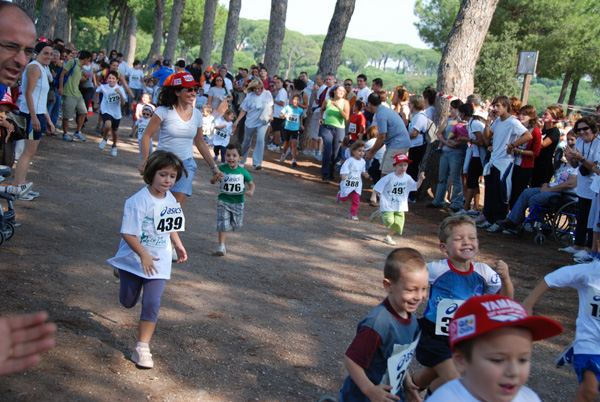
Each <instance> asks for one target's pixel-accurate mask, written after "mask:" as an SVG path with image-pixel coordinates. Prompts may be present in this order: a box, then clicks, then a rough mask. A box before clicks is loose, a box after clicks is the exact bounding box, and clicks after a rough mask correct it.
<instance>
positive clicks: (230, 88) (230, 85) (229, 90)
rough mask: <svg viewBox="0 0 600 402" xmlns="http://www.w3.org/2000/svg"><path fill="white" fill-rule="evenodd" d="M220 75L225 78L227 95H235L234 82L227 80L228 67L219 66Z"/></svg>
mask: <svg viewBox="0 0 600 402" xmlns="http://www.w3.org/2000/svg"><path fill="white" fill-rule="evenodd" d="M219 75H220V76H221V77H223V84H224V86H225V89H226V90H227V93H228V94H231V95H233V82H231V80H230V79H229V78H227V67H225V66H223V65H221V66H219Z"/></svg>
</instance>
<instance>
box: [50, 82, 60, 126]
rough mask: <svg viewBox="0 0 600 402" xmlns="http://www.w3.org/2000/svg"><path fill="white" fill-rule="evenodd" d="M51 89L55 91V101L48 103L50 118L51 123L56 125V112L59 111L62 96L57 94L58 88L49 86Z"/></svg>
mask: <svg viewBox="0 0 600 402" xmlns="http://www.w3.org/2000/svg"><path fill="white" fill-rule="evenodd" d="M50 90H51V91H54V92H56V102H54V103H53V104H52V105H50V109H49V112H50V120H52V124H54V126H55V127H56V123H57V122H58V112H59V111H60V104H61V99H62V97H61V96H60V95H59V94H58V90H56V89H53V88H50Z"/></svg>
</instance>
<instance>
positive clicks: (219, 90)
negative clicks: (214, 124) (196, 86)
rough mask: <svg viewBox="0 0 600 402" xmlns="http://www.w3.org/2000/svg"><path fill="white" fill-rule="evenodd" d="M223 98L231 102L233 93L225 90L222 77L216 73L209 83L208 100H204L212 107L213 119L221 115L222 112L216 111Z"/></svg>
mask: <svg viewBox="0 0 600 402" xmlns="http://www.w3.org/2000/svg"><path fill="white" fill-rule="evenodd" d="M223 99H226V100H227V101H228V102H231V101H233V95H231V94H230V93H229V91H227V88H225V82H224V81H223V77H221V76H220V75H217V76H216V77H215V78H214V79H213V81H212V82H211V83H210V89H209V90H208V101H207V102H206V103H207V104H209V105H210V106H211V107H212V110H213V111H212V115H213V116H214V117H215V120H216V119H218V118H219V117H221V116H222V115H223V113H219V112H218V109H219V105H220V104H221V102H222V101H223Z"/></svg>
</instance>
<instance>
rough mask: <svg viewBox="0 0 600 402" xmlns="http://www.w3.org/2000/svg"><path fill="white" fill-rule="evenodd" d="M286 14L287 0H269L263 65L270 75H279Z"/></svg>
mask: <svg viewBox="0 0 600 402" xmlns="http://www.w3.org/2000/svg"><path fill="white" fill-rule="evenodd" d="M286 16H287V0H271V19H270V21H269V34H268V35H267V46H266V49H265V67H267V71H268V72H269V75H270V76H274V75H276V74H277V75H279V61H280V60H281V48H282V46H283V38H284V37H285V18H286Z"/></svg>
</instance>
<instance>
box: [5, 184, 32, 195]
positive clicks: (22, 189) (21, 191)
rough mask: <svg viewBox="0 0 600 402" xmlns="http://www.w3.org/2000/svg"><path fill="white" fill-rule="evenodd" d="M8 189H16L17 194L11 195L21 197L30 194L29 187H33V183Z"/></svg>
mask: <svg viewBox="0 0 600 402" xmlns="http://www.w3.org/2000/svg"><path fill="white" fill-rule="evenodd" d="M9 187H16V188H17V189H19V192H18V193H17V194H13V195H19V196H23V195H25V194H27V193H31V187H33V182H29V183H21V184H18V185H16V186H9ZM7 192H8V191H7ZM11 194H12V193H11Z"/></svg>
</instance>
